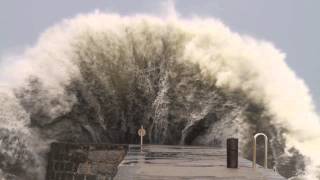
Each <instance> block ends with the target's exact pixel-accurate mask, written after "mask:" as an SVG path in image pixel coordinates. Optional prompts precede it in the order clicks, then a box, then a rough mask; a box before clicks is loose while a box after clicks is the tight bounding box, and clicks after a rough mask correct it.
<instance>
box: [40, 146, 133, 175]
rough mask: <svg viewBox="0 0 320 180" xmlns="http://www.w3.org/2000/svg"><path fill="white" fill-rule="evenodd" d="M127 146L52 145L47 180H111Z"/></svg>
mask: <svg viewBox="0 0 320 180" xmlns="http://www.w3.org/2000/svg"><path fill="white" fill-rule="evenodd" d="M127 150H128V146H127V145H112V144H73V143H57V142H55V143H52V144H51V148H50V152H49V153H48V165H47V173H46V180H110V179H112V177H114V176H115V175H116V173H117V167H118V165H119V164H120V162H121V161H122V160H123V158H124V156H125V155H126V153H127Z"/></svg>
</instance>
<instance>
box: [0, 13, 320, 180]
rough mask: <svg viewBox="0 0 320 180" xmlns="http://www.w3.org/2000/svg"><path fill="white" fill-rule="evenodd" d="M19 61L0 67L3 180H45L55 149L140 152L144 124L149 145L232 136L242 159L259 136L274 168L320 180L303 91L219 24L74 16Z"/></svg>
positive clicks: (272, 54)
mask: <svg viewBox="0 0 320 180" xmlns="http://www.w3.org/2000/svg"><path fill="white" fill-rule="evenodd" d="M12 59H14V60H13V61H11V62H12V63H9V64H8V63H7V64H6V66H5V67H0V68H1V73H0V77H1V78H0V79H1V84H3V85H4V86H1V92H3V91H5V92H6V93H1V98H0V99H1V103H2V104H4V105H3V106H2V107H1V108H0V131H1V133H2V135H1V139H0V146H1V149H2V151H1V152H0V158H1V159H3V160H2V161H1V163H0V169H1V171H0V174H1V176H3V178H4V179H10V178H11V179H32V180H34V179H37V178H38V179H42V178H43V177H44V176H43V175H44V171H43V169H44V167H45V158H46V157H45V153H46V150H47V147H48V144H49V143H50V142H52V141H70V142H96V143H99V142H101V143H137V142H138V139H137V138H138V137H137V136H136V131H137V129H138V128H139V127H140V125H141V124H143V125H144V127H146V129H148V131H147V136H146V142H147V143H159V144H187V145H189V144H193V145H215V146H224V145H225V140H226V138H227V137H230V136H237V137H238V138H240V148H241V153H242V156H244V157H247V158H251V154H252V152H251V151H252V150H251V145H252V142H251V138H252V134H253V133H256V132H264V133H266V134H267V135H268V136H269V137H270V147H271V149H270V153H269V158H270V159H272V161H270V163H269V167H270V168H272V167H273V166H274V167H276V168H277V169H278V171H279V172H280V173H281V174H282V175H284V176H286V177H296V178H304V179H316V178H317V177H316V176H317V175H318V176H319V174H320V173H319V165H320V158H319V152H320V131H319V129H320V120H319V117H318V116H317V114H316V113H315V111H314V106H313V103H312V99H311V97H310V95H309V92H308V89H307V87H306V86H305V84H304V82H303V81H302V80H301V79H299V78H298V77H296V75H295V74H294V72H293V71H292V70H290V68H289V67H288V66H287V65H286V63H285V61H284V59H285V55H284V54H283V53H282V52H280V51H279V50H277V49H276V48H275V47H274V46H273V45H272V44H271V43H269V42H265V41H260V40H256V39H254V38H252V37H248V36H244V35H240V34H237V33H235V32H232V31H231V30H230V29H229V28H228V27H226V26H225V25H224V24H223V23H222V22H220V21H218V20H215V19H202V18H194V19H181V18H173V19H171V18H157V17H151V16H139V15H137V16H128V17H122V16H119V15H117V14H103V13H99V12H96V13H93V14H88V15H79V16H77V17H76V18H74V19H69V20H65V21H63V22H62V23H60V24H57V25H55V26H53V27H51V28H49V29H48V30H47V31H46V32H45V33H44V34H43V35H42V36H41V37H40V39H39V41H38V42H37V43H36V45H35V46H34V47H32V48H29V49H27V50H26V51H25V52H24V53H23V54H22V55H20V56H15V57H12ZM39 147H41V148H39ZM262 150H263V148H258V151H259V152H258V154H262ZM259 159H260V160H261V159H262V158H261V157H258V162H259ZM260 162H261V161H260ZM31 172H32V173H31Z"/></svg>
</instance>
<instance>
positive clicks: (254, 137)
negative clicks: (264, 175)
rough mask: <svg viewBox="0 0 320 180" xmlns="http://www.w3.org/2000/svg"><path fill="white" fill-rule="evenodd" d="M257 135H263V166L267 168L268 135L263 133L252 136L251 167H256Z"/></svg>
mask: <svg viewBox="0 0 320 180" xmlns="http://www.w3.org/2000/svg"><path fill="white" fill-rule="evenodd" d="M259 136H263V137H264V168H268V137H267V135H265V134H263V133H257V134H255V135H254V136H253V158H252V159H253V161H252V167H253V169H255V168H256V165H257V164H256V162H257V138H258V137H259Z"/></svg>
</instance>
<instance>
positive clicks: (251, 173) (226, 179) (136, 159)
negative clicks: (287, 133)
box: [114, 145, 285, 180]
mask: <svg viewBox="0 0 320 180" xmlns="http://www.w3.org/2000/svg"><path fill="white" fill-rule="evenodd" d="M114 179H115V180H160V179H161V180H190V179H196V180H209V179H210V180H284V179H285V178H283V177H281V176H280V175H278V174H276V173H275V172H274V171H272V170H270V169H264V168H262V167H260V166H258V167H257V169H255V170H254V169H252V162H251V161H248V160H245V159H243V158H239V168H238V169H228V168H226V152H225V149H220V148H213V147H197V146H165V145H145V146H143V150H142V151H141V149H140V146H138V145H129V149H128V154H127V155H126V157H125V158H124V160H123V161H122V162H121V164H120V165H119V167H118V173H117V175H116V176H115V178H114Z"/></svg>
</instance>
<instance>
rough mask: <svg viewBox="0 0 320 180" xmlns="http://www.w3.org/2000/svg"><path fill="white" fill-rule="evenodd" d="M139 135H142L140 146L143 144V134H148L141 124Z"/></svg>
mask: <svg viewBox="0 0 320 180" xmlns="http://www.w3.org/2000/svg"><path fill="white" fill-rule="evenodd" d="M138 135H139V136H140V146H141V147H142V145H143V136H145V135H146V130H145V129H144V128H143V126H141V128H140V129H139V130H138Z"/></svg>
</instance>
